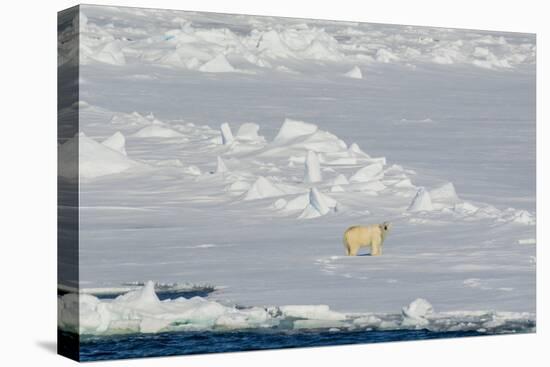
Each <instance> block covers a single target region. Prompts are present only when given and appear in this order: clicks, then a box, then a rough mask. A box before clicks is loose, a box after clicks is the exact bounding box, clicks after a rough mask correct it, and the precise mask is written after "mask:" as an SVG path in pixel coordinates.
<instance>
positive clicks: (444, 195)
mask: <svg viewBox="0 0 550 367" xmlns="http://www.w3.org/2000/svg"><path fill="white" fill-rule="evenodd" d="M430 198H431V199H432V200H433V201H441V202H445V203H449V204H455V203H456V202H458V201H459V198H458V195H457V194H456V191H455V187H454V185H453V183H452V182H448V183H446V184H444V185H442V186H439V187H437V188H435V189H433V190H430Z"/></svg>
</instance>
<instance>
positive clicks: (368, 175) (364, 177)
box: [349, 163, 384, 182]
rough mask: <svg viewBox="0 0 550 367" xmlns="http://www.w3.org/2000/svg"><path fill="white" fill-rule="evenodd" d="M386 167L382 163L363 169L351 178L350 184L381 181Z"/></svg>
mask: <svg viewBox="0 0 550 367" xmlns="http://www.w3.org/2000/svg"><path fill="white" fill-rule="evenodd" d="M383 170H384V167H383V166H382V164H380V163H373V164H370V165H368V166H366V167H363V168H361V169H360V170H359V171H357V172H356V173H355V174H354V175H353V176H351V177H350V179H349V180H350V182H367V181H371V180H377V179H380V178H381V176H383V174H384V173H383Z"/></svg>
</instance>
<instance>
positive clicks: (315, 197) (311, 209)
mask: <svg viewBox="0 0 550 367" xmlns="http://www.w3.org/2000/svg"><path fill="white" fill-rule="evenodd" d="M308 199H309V203H308V205H307V206H306V207H305V209H304V211H303V212H302V214H301V215H300V216H299V217H298V218H299V219H310V218H317V217H320V216H323V215H326V214H328V213H329V212H330V211H332V210H335V209H336V205H337V202H336V200H334V199H333V198H331V197H330V196H328V195H324V194H322V193H320V192H319V190H317V188H315V187H312V188H311V189H310V190H309V195H308Z"/></svg>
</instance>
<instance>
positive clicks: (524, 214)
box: [512, 210, 535, 225]
mask: <svg viewBox="0 0 550 367" xmlns="http://www.w3.org/2000/svg"><path fill="white" fill-rule="evenodd" d="M512 221H513V222H515V223H520V224H528V225H532V224H535V219H534V218H533V215H532V214H530V213H529V212H528V211H526V210H518V211H517V212H515V213H514V215H513V216H512Z"/></svg>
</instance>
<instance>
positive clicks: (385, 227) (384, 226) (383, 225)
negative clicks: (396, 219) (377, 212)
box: [380, 222, 391, 233]
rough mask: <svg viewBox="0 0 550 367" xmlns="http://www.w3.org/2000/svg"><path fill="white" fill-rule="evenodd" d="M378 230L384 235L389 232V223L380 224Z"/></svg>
mask: <svg viewBox="0 0 550 367" xmlns="http://www.w3.org/2000/svg"><path fill="white" fill-rule="evenodd" d="M380 229H381V230H382V231H383V232H384V233H386V232H389V231H390V229H391V223H390V222H384V223H382V224H380Z"/></svg>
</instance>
